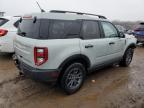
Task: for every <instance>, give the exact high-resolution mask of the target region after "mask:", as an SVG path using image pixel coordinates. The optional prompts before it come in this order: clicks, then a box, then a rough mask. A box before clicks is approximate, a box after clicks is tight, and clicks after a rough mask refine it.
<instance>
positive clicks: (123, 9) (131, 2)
mask: <svg viewBox="0 0 144 108" xmlns="http://www.w3.org/2000/svg"><path fill="white" fill-rule="evenodd" d="M37 1H38V2H39V4H40V5H41V7H42V8H43V9H44V10H45V11H49V10H68V11H79V12H85V13H93V14H100V15H104V16H106V17H107V18H108V19H110V20H121V21H138V20H142V21H144V6H143V4H144V0H37ZM0 11H4V12H6V15H23V14H27V13H33V12H40V9H39V8H38V6H37V4H36V0H0Z"/></svg>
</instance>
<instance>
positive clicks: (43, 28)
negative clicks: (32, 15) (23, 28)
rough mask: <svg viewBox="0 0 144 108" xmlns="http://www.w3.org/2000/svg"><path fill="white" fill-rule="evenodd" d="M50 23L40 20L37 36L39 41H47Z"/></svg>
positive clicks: (46, 20)
mask: <svg viewBox="0 0 144 108" xmlns="http://www.w3.org/2000/svg"><path fill="white" fill-rule="evenodd" d="M49 25H50V21H49V20H48V19H41V21H40V31H39V35H40V38H41V39H48V35H49Z"/></svg>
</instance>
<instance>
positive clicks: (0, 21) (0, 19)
mask: <svg viewBox="0 0 144 108" xmlns="http://www.w3.org/2000/svg"><path fill="white" fill-rule="evenodd" d="M8 21H9V20H8V19H4V18H0V26H2V25H4V24H5V23H7V22H8Z"/></svg>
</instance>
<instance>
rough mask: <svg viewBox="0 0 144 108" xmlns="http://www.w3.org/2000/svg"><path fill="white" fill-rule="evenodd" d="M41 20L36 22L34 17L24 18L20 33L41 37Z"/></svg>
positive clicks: (31, 36)
mask: <svg viewBox="0 0 144 108" xmlns="http://www.w3.org/2000/svg"><path fill="white" fill-rule="evenodd" d="M39 27H40V20H37V21H36V22H35V23H34V22H33V19H23V20H22V22H21V23H20V24H19V28H18V34H19V35H21V36H24V37H29V38H34V39H39Z"/></svg>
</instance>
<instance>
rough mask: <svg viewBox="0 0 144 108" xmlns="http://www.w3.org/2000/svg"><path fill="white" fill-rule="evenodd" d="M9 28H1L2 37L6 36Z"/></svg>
mask: <svg viewBox="0 0 144 108" xmlns="http://www.w3.org/2000/svg"><path fill="white" fill-rule="evenodd" d="M7 32H8V30H5V29H0V37H1V36H5V35H6V34H7Z"/></svg>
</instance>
